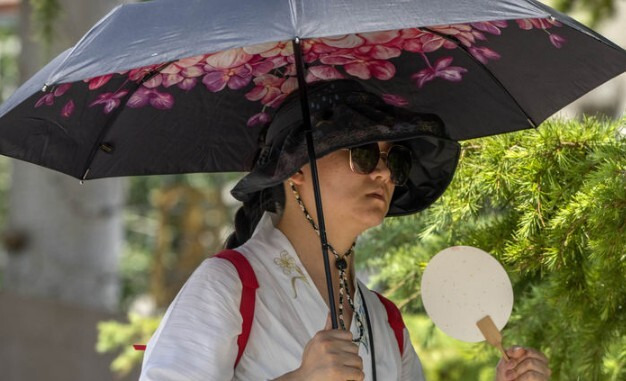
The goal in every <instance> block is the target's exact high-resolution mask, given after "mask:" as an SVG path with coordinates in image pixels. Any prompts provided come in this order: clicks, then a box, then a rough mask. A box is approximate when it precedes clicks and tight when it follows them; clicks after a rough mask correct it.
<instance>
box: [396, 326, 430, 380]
mask: <svg viewBox="0 0 626 381" xmlns="http://www.w3.org/2000/svg"><path fill="white" fill-rule="evenodd" d="M403 331H404V351H403V355H402V372H401V374H400V380H401V381H409V380H410V381H424V380H425V379H424V372H423V370H422V363H421V362H420V359H419V357H417V353H415V349H414V348H413V344H412V343H411V338H410V336H409V331H408V330H407V329H406V328H404V329H403Z"/></svg>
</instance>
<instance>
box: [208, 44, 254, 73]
mask: <svg viewBox="0 0 626 381" xmlns="http://www.w3.org/2000/svg"><path fill="white" fill-rule="evenodd" d="M252 57H253V55H252V54H248V53H246V51H245V50H243V49H242V48H236V49H230V50H225V51H223V52H219V53H215V54H211V55H209V56H207V58H206V59H205V62H206V63H207V64H209V65H210V66H211V67H213V68H215V69H229V68H234V67H239V66H242V65H244V64H246V63H248V61H250V60H251V59H252Z"/></svg>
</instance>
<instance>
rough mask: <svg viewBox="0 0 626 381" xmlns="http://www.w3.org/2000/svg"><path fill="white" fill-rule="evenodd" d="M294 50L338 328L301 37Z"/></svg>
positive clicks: (330, 297)
mask: <svg viewBox="0 0 626 381" xmlns="http://www.w3.org/2000/svg"><path fill="white" fill-rule="evenodd" d="M292 44H293V52H294V56H295V58H296V73H297V77H298V88H299V89H300V107H301V109H302V121H303V122H304V131H305V134H306V145H307V151H308V153H309V162H310V163H311V174H312V176H313V193H314V194H315V208H316V211H317V223H318V225H319V231H320V243H321V244H322V257H323V258H324V272H325V273H326V288H327V289H328V307H329V308H330V319H331V322H332V326H333V329H337V327H338V326H339V325H338V324H337V311H336V310H335V297H334V293H333V279H332V275H331V273H330V261H329V259H328V240H327V239H326V225H325V224H324V212H323V211H322V195H321V193H320V184H319V177H318V174H317V162H316V159H317V158H316V156H315V146H314V145H313V128H312V126H311V116H310V112H309V97H308V95H307V89H306V88H307V84H306V81H305V79H304V73H305V68H304V61H303V60H302V50H301V48H300V38H299V37H296V38H295V39H293V40H292Z"/></svg>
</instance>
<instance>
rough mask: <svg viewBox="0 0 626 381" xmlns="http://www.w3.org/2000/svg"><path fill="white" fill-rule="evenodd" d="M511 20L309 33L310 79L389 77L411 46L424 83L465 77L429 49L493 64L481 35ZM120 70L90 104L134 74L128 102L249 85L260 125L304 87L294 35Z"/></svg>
mask: <svg viewBox="0 0 626 381" xmlns="http://www.w3.org/2000/svg"><path fill="white" fill-rule="evenodd" d="M515 24H517V26H518V27H519V28H520V29H521V30H526V31H527V30H532V29H541V30H544V31H545V32H546V33H547V35H548V40H549V42H550V43H551V44H552V45H553V46H554V47H556V48H561V47H562V46H563V45H564V44H565V43H566V40H565V38H563V37H561V36H560V35H558V34H556V33H553V31H552V28H553V27H560V26H561V24H560V23H559V22H558V21H556V20H554V19H520V20H515ZM508 26H509V22H507V21H488V22H477V23H470V24H454V25H442V26H433V27H429V28H422V29H421V28H410V29H402V30H394V31H383V32H371V33H358V34H347V35H343V36H336V37H328V38H313V39H307V40H303V41H302V52H303V57H304V61H305V63H306V64H307V65H308V70H307V74H306V77H305V80H306V82H307V83H314V82H317V81H322V80H335V79H343V78H351V77H352V78H358V79H361V80H369V79H372V78H375V79H377V80H381V81H386V80H389V79H391V78H393V77H394V76H395V75H396V66H395V65H394V63H393V59H395V58H397V57H400V56H401V55H402V54H405V53H410V54H414V55H416V56H417V57H420V58H421V61H423V63H424V64H425V65H426V67H425V68H419V69H417V68H416V71H415V72H414V73H413V74H412V75H411V76H410V80H411V81H412V82H413V83H414V85H415V86H416V87H417V88H418V89H421V88H422V87H424V86H427V85H428V83H429V82H432V81H436V80H445V81H450V82H459V81H462V80H463V75H464V74H465V73H467V72H468V69H467V68H464V67H461V66H457V65H455V64H454V62H453V57H452V56H445V55H444V56H442V57H439V58H438V59H436V60H435V61H434V62H431V59H429V57H428V55H429V54H431V53H433V52H435V51H439V50H441V49H448V50H451V49H457V48H459V44H462V45H463V47H464V48H465V49H467V51H468V52H469V53H470V54H471V55H472V56H473V57H474V58H475V59H476V60H477V61H478V62H480V63H482V64H483V65H486V64H488V63H489V61H492V60H498V59H500V58H501V56H500V54H499V53H498V52H496V51H494V50H492V49H490V48H488V47H485V46H480V45H478V44H479V42H480V41H486V40H487V35H494V36H498V35H500V34H501V33H502V29H503V28H507V27H508ZM418 62H419V60H418ZM117 74H118V75H122V76H126V80H125V81H124V83H123V84H122V85H121V86H119V88H118V89H117V90H116V91H114V92H105V93H102V94H98V95H97V98H96V100H95V101H93V102H91V103H90V104H89V106H90V107H97V106H100V107H102V111H103V112H104V113H105V114H109V113H111V112H112V111H113V110H115V109H116V108H117V107H119V106H120V104H121V101H122V99H123V98H124V97H125V96H126V95H127V94H128V90H127V89H125V85H126V84H128V83H129V82H134V83H137V84H140V85H139V88H138V89H137V90H136V91H134V92H133V94H132V95H131V96H130V98H129V99H128V101H127V103H126V105H127V106H128V107H130V108H141V107H145V106H151V107H153V108H156V109H160V110H167V109H171V108H172V107H174V104H175V99H174V96H173V95H171V94H170V93H168V91H167V90H168V89H169V88H171V87H173V86H176V87H178V88H180V89H182V90H184V91H190V90H192V89H194V88H195V87H196V86H198V85H199V84H200V83H202V85H204V87H205V88H206V90H207V91H210V92H220V91H224V90H226V89H229V90H244V89H247V91H246V92H245V95H244V96H245V98H246V99H247V100H249V101H251V102H259V103H260V104H261V106H262V107H261V110H260V112H258V113H256V114H254V115H252V116H251V117H250V118H249V119H248V122H247V124H248V126H255V125H259V124H265V123H268V122H269V121H270V118H271V116H270V114H269V113H268V110H269V109H276V108H278V107H279V106H280V104H281V103H282V102H283V101H284V99H285V98H286V97H287V96H288V95H289V94H290V93H291V92H293V91H294V90H296V89H297V87H298V85H297V79H296V66H295V58H294V55H293V48H292V45H291V41H279V42H273V43H264V44H259V45H254V46H250V47H243V48H236V49H230V50H226V51H221V52H217V53H211V54H205V55H199V56H195V57H188V58H184V59H180V60H177V61H175V62H171V63H167V64H161V65H150V66H146V67H141V68H137V69H133V70H130V71H127V72H121V73H117ZM113 77H114V74H107V75H103V76H100V77H96V78H90V79H87V80H85V82H86V83H88V88H89V90H91V91H96V90H98V89H99V88H101V87H103V86H104V85H105V84H107V83H108V82H109V80H111V78H113ZM146 78H148V79H146ZM250 85H252V87H250ZM70 86H71V84H63V85H60V86H59V87H57V88H56V90H54V91H53V92H50V93H46V94H44V95H43V96H42V98H41V99H40V100H39V101H38V102H37V103H36V104H35V107H41V106H51V105H53V104H54V102H55V100H56V98H59V97H61V96H62V95H63V94H64V93H65V92H66V91H67V90H68V89H69V87H70ZM381 96H382V98H383V100H384V101H385V102H387V103H389V104H392V105H394V106H400V107H404V106H407V105H408V103H409V101H408V100H407V99H405V98H404V97H403V96H401V95H398V94H381ZM73 110H74V103H73V101H72V100H69V101H67V103H66V104H65V106H64V107H63V109H62V111H61V114H62V116H63V117H64V118H69V117H71V115H72V112H73Z"/></svg>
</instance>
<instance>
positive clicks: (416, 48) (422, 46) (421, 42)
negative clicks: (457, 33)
mask: <svg viewBox="0 0 626 381" xmlns="http://www.w3.org/2000/svg"><path fill="white" fill-rule="evenodd" d="M442 47H445V48H448V49H451V48H456V44H455V43H454V42H451V41H448V40H446V39H445V38H443V37H440V36H437V35H435V34H432V33H420V34H418V35H416V37H415V38H411V39H407V40H405V41H404V46H403V48H404V50H406V51H409V52H413V53H430V52H434V51H436V50H438V49H440V48H442Z"/></svg>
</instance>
